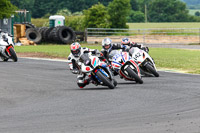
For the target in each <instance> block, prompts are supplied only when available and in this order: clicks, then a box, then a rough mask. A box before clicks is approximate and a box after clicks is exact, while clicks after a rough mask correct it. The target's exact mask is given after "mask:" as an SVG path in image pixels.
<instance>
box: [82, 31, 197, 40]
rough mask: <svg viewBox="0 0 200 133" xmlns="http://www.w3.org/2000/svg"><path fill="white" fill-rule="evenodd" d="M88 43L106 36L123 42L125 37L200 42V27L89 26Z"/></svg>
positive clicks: (87, 32)
mask: <svg viewBox="0 0 200 133" xmlns="http://www.w3.org/2000/svg"><path fill="white" fill-rule="evenodd" d="M85 33H86V36H87V39H86V41H87V42H88V43H101V41H102V40H103V39H104V38H105V37H109V38H111V40H112V41H113V42H121V39H122V38H124V37H129V38H130V39H131V40H132V41H134V42H138V43H143V44H192V43H199V44H200V28H151V29H106V28H87V29H86V31H85Z"/></svg>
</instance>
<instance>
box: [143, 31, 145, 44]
mask: <svg viewBox="0 0 200 133" xmlns="http://www.w3.org/2000/svg"><path fill="white" fill-rule="evenodd" d="M143 44H145V29H144V30H143Z"/></svg>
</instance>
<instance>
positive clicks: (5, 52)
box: [0, 31, 18, 62]
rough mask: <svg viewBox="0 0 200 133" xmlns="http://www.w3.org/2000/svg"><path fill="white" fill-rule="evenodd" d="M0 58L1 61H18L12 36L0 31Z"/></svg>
mask: <svg viewBox="0 0 200 133" xmlns="http://www.w3.org/2000/svg"><path fill="white" fill-rule="evenodd" d="M0 57H1V59H2V60H3V61H8V59H12V60H13V61H14V62H17V60H18V58H17V55H16V52H15V50H14V44H13V41H12V35H10V34H8V33H6V32H2V31H0Z"/></svg>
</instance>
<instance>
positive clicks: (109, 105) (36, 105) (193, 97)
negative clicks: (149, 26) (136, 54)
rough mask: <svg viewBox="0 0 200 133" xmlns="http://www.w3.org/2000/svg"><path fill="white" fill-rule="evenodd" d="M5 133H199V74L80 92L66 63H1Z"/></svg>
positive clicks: (1, 127)
mask: <svg viewBox="0 0 200 133" xmlns="http://www.w3.org/2000/svg"><path fill="white" fill-rule="evenodd" d="M0 73H1V74H0V80H1V84H0V132H1V133H200V75H188V74H176V73H166V72H160V75H161V76H160V77H159V78H154V77H145V78H143V80H144V84H135V83H132V82H127V81H124V80H121V79H119V78H117V80H118V86H117V88H116V89H114V90H110V89H107V88H106V87H101V86H98V87H96V86H94V85H89V86H87V87H86V88H84V89H79V88H78V87H77V85H76V76H75V75H72V74H71V73H70V71H69V69H68V66H67V63H66V62H54V61H42V60H40V61H38V60H30V59H22V58H20V59H19V62H16V63H14V62H0Z"/></svg>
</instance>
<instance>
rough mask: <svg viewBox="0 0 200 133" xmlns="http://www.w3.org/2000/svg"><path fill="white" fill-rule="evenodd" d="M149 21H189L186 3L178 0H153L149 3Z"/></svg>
mask: <svg viewBox="0 0 200 133" xmlns="http://www.w3.org/2000/svg"><path fill="white" fill-rule="evenodd" d="M148 17H149V21H150V22H186V21H189V20H188V18H189V15H188V10H187V9H186V4H185V3H184V2H181V1H180V0H153V1H151V2H150V3H149V7H148Z"/></svg>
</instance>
